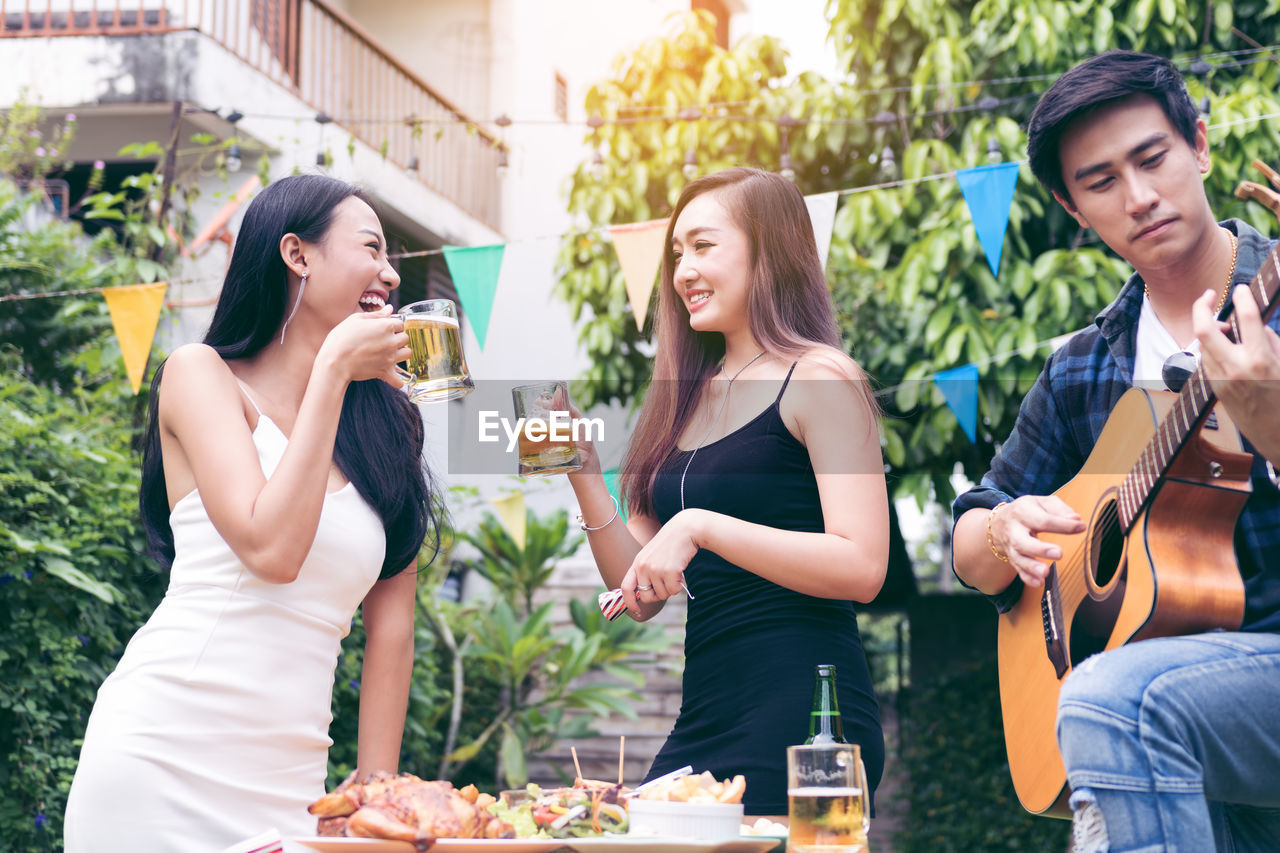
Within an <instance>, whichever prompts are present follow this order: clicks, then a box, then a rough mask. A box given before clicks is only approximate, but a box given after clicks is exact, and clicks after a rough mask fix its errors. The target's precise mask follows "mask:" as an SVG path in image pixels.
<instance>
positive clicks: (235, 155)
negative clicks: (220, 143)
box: [223, 142, 244, 172]
mask: <svg viewBox="0 0 1280 853" xmlns="http://www.w3.org/2000/svg"><path fill="white" fill-rule="evenodd" d="M223 164H224V165H225V166H226V167H227V171H228V172H238V171H240V167H241V166H243V165H244V161H243V160H241V159H240V143H238V142H233V143H231V145H229V146H228V147H227V156H226V159H225V160H224V161H223Z"/></svg>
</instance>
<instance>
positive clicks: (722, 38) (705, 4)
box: [689, 0, 729, 50]
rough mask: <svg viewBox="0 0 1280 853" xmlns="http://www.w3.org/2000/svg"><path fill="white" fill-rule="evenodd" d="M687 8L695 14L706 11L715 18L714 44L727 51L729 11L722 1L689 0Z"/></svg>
mask: <svg viewBox="0 0 1280 853" xmlns="http://www.w3.org/2000/svg"><path fill="white" fill-rule="evenodd" d="M689 8H690V9H693V10H694V11H695V12H696V11H697V10H698V9H706V10H707V11H708V12H710V13H711V14H713V15H715V16H716V44H718V45H720V46H721V47H723V48H724V49H725V50H728V49H729V10H728V8H727V7H726V6H725V3H724V0H690V3H689Z"/></svg>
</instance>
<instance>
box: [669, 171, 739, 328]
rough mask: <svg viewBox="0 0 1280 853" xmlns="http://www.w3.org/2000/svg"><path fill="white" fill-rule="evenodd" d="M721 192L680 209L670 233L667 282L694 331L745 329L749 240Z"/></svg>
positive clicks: (701, 198)
mask: <svg viewBox="0 0 1280 853" xmlns="http://www.w3.org/2000/svg"><path fill="white" fill-rule="evenodd" d="M721 195H722V193H721V192H716V191H712V192H707V193H704V194H702V195H700V196H697V197H696V198H694V199H692V200H691V201H690V202H689V203H688V204H687V205H685V207H684V209H683V210H682V211H680V216H679V218H678V219H677V220H676V224H675V228H673V229H672V232H671V252H672V261H673V264H672V266H673V268H674V276H673V277H672V284H673V286H674V287H675V293H676V296H677V297H678V298H679V299H680V302H681V304H683V305H684V307H685V309H686V310H688V312H689V325H690V326H691V327H692V328H693V329H695V330H697V331H699V332H721V333H722V334H725V335H731V334H733V333H734V332H738V331H740V330H743V329H746V328H747V294H748V292H749V290H750V282H751V242H750V238H748V236H747V233H746V232H745V231H743V230H742V229H741V228H740V227H738V225H737V223H736V222H734V220H733V217H732V216H731V215H730V213H729V211H728V209H727V208H726V207H725V205H724V204H723V202H722V201H721V200H720V197H721Z"/></svg>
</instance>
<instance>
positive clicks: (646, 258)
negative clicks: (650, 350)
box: [609, 219, 667, 331]
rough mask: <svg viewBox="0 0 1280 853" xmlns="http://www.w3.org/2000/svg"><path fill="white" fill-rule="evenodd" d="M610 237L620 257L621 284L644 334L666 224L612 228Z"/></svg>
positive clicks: (652, 222)
mask: <svg viewBox="0 0 1280 853" xmlns="http://www.w3.org/2000/svg"><path fill="white" fill-rule="evenodd" d="M609 234H610V235H611V236H612V237H613V250H614V251H615V252H617V253H618V266H620V267H622V280H623V282H624V283H625V284H626V285H627V298H628V299H630V300H631V313H633V314H634V315H635V318H636V328H637V329H640V330H642V331H643V330H644V318H645V315H647V314H648V313H649V296H650V294H652V293H653V284H654V279H656V278H657V275H658V267H659V266H660V264H661V263H662V241H663V240H664V239H665V238H666V236H667V220H665V219H651V220H649V221H648V222H636V223H633V224H631V225H610V226H609Z"/></svg>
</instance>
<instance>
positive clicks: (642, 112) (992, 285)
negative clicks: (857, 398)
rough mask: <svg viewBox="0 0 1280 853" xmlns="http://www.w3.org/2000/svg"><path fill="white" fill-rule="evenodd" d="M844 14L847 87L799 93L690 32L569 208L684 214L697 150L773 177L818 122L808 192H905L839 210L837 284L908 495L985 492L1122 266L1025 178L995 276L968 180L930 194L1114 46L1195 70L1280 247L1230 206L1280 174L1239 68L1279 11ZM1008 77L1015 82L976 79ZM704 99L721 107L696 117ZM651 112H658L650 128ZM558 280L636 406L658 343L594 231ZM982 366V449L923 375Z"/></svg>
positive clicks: (615, 100) (573, 245)
mask: <svg viewBox="0 0 1280 853" xmlns="http://www.w3.org/2000/svg"><path fill="white" fill-rule="evenodd" d="M827 8H828V15H829V17H830V19H831V27H830V36H831V39H832V40H833V42H834V44H835V45H836V47H837V51H838V53H839V55H840V57H841V60H842V62H843V63H844V64H845V65H846V67H847V70H848V76H847V78H846V79H845V80H843V81H839V82H834V81H828V80H824V79H822V78H821V77H820V76H819V75H815V74H812V73H806V74H803V75H801V76H800V77H799V78H798V79H797V80H795V81H794V82H791V83H789V84H786V85H783V84H782V82H780V81H782V80H784V79H785V77H786V73H785V60H786V55H785V52H784V51H782V50H780V49H779V46H778V44H777V43H776V42H775V41H773V40H771V39H768V38H758V39H750V40H744V41H743V42H742V43H740V44H739V45H737V46H736V47H735V48H734V49H733V50H730V51H725V50H722V49H720V48H717V47H716V46H715V45H714V41H713V38H712V31H711V29H710V26H709V24H708V23H707V21H706V19H705V18H702V17H699V16H697V15H690V16H687V17H683V18H680V19H677V20H675V21H674V22H673V26H672V31H671V33H670V34H669V35H667V36H666V37H664V38H660V39H655V40H653V41H650V42H647V43H645V44H643V45H641V47H640V48H638V49H637V50H636V51H635V52H634V53H632V54H629V55H626V56H624V57H621V58H620V59H619V60H618V62H617V64H616V66H615V72H614V75H613V76H612V77H611V78H610V79H609V80H606V81H603V82H601V83H599V84H597V85H596V86H595V87H593V88H592V89H591V90H590V91H589V93H588V95H587V101H586V105H587V110H588V112H589V113H592V114H595V115H599V116H600V117H601V118H602V119H604V120H605V123H604V124H603V125H601V126H600V127H599V128H598V129H597V130H596V132H595V135H594V136H593V137H588V141H591V140H592V139H594V140H595V141H596V142H598V144H599V150H600V152H601V155H602V159H603V161H604V162H603V164H602V166H598V167H596V168H594V169H593V168H592V166H591V164H590V163H584V164H583V165H582V166H581V167H580V168H579V169H578V171H577V172H576V173H575V174H574V176H573V180H572V186H571V189H570V195H569V210H570V211H571V212H572V213H574V214H577V215H578V216H580V217H581V218H582V219H583V220H584V225H589V226H594V227H598V226H602V225H606V224H610V223H623V222H634V221H640V220H645V219H651V218H658V217H662V216H665V215H667V213H668V212H669V211H670V208H671V206H672V204H673V203H674V200H675V198H676V196H677V195H678V193H679V190H680V188H681V187H682V186H683V185H684V183H685V180H686V179H685V177H684V176H683V175H682V173H681V167H682V164H683V162H684V155H685V151H686V150H689V149H692V150H694V151H695V152H696V160H697V166H698V171H699V172H703V173H705V172H709V171H714V170H717V169H721V168H725V167H727V166H732V165H750V166H756V167H760V168H766V169H777V168H778V166H779V163H780V158H781V155H782V150H781V148H782V142H783V134H782V132H781V127H780V124H779V121H778V120H779V119H782V118H783V117H784V116H785V117H790V118H792V119H796V120H799V121H800V122H801V123H800V124H799V125H797V126H795V127H792V128H790V130H789V132H788V133H787V134H786V142H787V153H788V154H789V155H790V159H791V160H792V162H793V163H794V164H795V172H796V183H797V184H798V186H799V187H800V189H801V190H802V191H803V192H805V193H818V192H826V191H831V190H848V189H852V188H857V187H866V186H870V185H874V184H877V183H881V182H890V181H898V180H907V181H911V183H908V184H907V185H905V186H902V187H899V188H890V189H882V190H872V191H866V192H853V193H845V194H842V196H841V199H840V202H841V203H840V208H839V210H838V212H837V215H836V220H835V228H834V232H833V240H832V246H831V251H830V257H829V259H828V265H827V276H828V279H829V281H830V282H831V286H832V296H833V299H834V300H835V303H836V307H837V311H838V314H839V317H840V321H841V326H842V332H843V335H844V338H845V341H846V344H847V346H848V349H849V351H850V353H851V354H852V355H853V356H854V357H855V358H856V359H858V361H859V362H860V363H862V365H863V366H864V367H865V368H866V369H867V370H868V372H869V373H870V374H871V375H872V376H873V377H874V379H875V380H876V381H877V383H878V384H879V385H880V386H881V388H882V389H883V393H882V395H881V403H882V404H883V405H884V407H885V410H886V415H887V417H886V418H885V421H884V427H885V455H886V461H887V462H888V463H889V464H890V465H891V474H890V477H891V484H892V488H893V489H894V493H895V495H896V496H903V495H914V496H915V497H916V498H917V500H919V501H920V502H921V503H923V502H925V501H927V500H929V499H930V498H931V497H932V498H934V499H937V500H940V501H943V502H944V503H945V502H949V501H950V499H951V498H952V496H953V494H952V487H951V485H950V481H949V477H950V475H951V474H952V472H953V470H954V466H955V464H956V462H957V461H959V462H961V463H962V465H963V468H964V471H965V473H966V474H967V475H968V476H970V477H971V478H976V477H977V476H979V475H980V474H981V473H982V472H983V470H985V466H986V464H987V462H988V460H990V458H991V456H992V455H993V453H994V442H995V441H997V440H1000V439H1002V438H1003V437H1004V436H1005V435H1007V434H1008V432H1009V430H1010V428H1011V427H1012V424H1013V418H1014V416H1015V415H1016V413H1017V407H1018V404H1019V402H1020V401H1021V398H1022V396H1023V394H1025V392H1026V390H1027V389H1028V388H1029V386H1030V383H1031V382H1032V381H1033V379H1034V377H1035V375H1036V374H1037V373H1038V371H1039V369H1040V366H1041V364H1042V363H1043V360H1044V358H1045V356H1046V355H1047V354H1048V351H1049V349H1048V347H1047V346H1046V345H1044V343H1043V342H1046V341H1048V340H1049V339H1050V338H1053V337H1056V336H1058V335H1061V334H1063V333H1066V332H1070V331H1074V330H1076V329H1079V328H1082V327H1084V326H1086V325H1087V324H1088V323H1090V322H1091V321H1092V318H1093V316H1094V315H1095V314H1096V313H1097V311H1098V310H1100V309H1101V308H1102V307H1103V306H1105V305H1106V304H1107V303H1108V302H1109V301H1110V300H1111V299H1112V298H1113V297H1114V295H1115V294H1116V292H1117V291H1118V290H1119V285H1120V283H1121V282H1122V281H1123V278H1124V277H1125V276H1126V275H1127V267H1126V266H1125V265H1124V263H1123V262H1122V261H1120V260H1119V259H1118V258H1116V257H1115V256H1114V255H1113V254H1112V253H1111V252H1110V251H1109V250H1108V249H1107V248H1106V247H1105V246H1103V245H1102V244H1101V243H1100V242H1098V241H1097V239H1096V237H1095V236H1093V235H1092V234H1091V233H1088V232H1085V233H1082V232H1081V231H1080V229H1079V228H1078V226H1077V225H1076V223H1075V222H1074V220H1072V219H1071V218H1070V217H1068V216H1067V215H1066V214H1065V212H1064V211H1062V210H1061V208H1059V207H1058V205H1057V204H1056V203H1055V202H1053V200H1052V199H1051V198H1050V197H1049V196H1048V194H1047V193H1046V192H1045V191H1044V190H1043V189H1041V188H1040V187H1039V186H1038V185H1037V184H1036V183H1035V181H1034V179H1033V178H1032V176H1031V173H1030V170H1029V169H1028V168H1027V167H1026V166H1025V165H1023V166H1022V167H1021V169H1020V172H1019V181H1018V189H1017V192H1016V195H1015V197H1014V201H1013V204H1012V207H1011V209H1010V217H1009V228H1008V237H1007V242H1006V244H1005V251H1004V257H1003V261H1002V265H1001V268H1000V271H999V277H998V278H996V277H995V276H992V274H991V272H990V270H989V269H988V268H987V264H986V261H985V256H984V254H983V252H982V249H981V246H980V245H979V243H978V240H977V237H976V234H975V232H974V229H973V226H972V222H971V219H970V216H969V211H968V209H967V207H966V205H965V203H964V200H963V197H962V195H961V193H960V189H959V186H958V185H957V184H956V182H955V181H954V180H953V179H951V178H942V179H935V178H937V176H941V175H946V173H949V172H951V171H954V170H956V169H960V168H967V167H971V166H978V165H983V164H986V163H988V162H990V161H991V159H992V155H993V154H995V155H997V156H998V157H999V158H1000V159H1003V160H1005V161H1012V160H1022V159H1024V158H1025V147H1026V136H1025V133H1024V131H1023V129H1022V127H1021V123H1022V122H1025V120H1026V118H1027V116H1028V115H1029V114H1030V110H1031V108H1032V107H1033V106H1034V104H1035V99H1036V96H1037V95H1038V94H1039V93H1040V92H1042V91H1043V90H1044V89H1045V88H1047V87H1048V85H1049V84H1050V83H1051V82H1052V80H1053V78H1054V77H1056V76H1057V75H1058V74H1060V73H1061V72H1063V71H1065V70H1066V69H1067V68H1069V67H1071V66H1072V65H1073V64H1075V63H1076V62H1078V61H1079V60H1081V59H1084V58H1086V57H1088V56H1090V55H1093V54H1095V53H1097V52H1099V51H1101V50H1105V49H1108V48H1112V47H1121V48H1137V49H1142V50H1147V51H1151V52H1154V53H1158V54H1162V55H1165V56H1169V57H1172V58H1174V59H1175V60H1176V61H1178V62H1179V64H1180V67H1181V68H1182V69H1183V70H1184V73H1186V76H1187V77H1188V85H1189V89H1190V92H1191V94H1192V97H1193V98H1194V99H1196V100H1197V101H1198V100H1200V99H1201V98H1204V97H1206V96H1207V97H1208V98H1209V102H1210V105H1211V111H1210V118H1209V122H1210V124H1216V123H1223V124H1227V123H1232V122H1240V123H1234V124H1230V125H1229V126H1224V127H1222V128H1219V129H1214V130H1211V131H1210V142H1211V144H1212V147H1213V150H1214V158H1215V162H1216V165H1215V168H1214V170H1213V173H1212V174H1211V176H1210V178H1209V179H1208V184H1207V188H1208V191H1209V195H1210V200H1211V202H1212V203H1213V204H1214V206H1215V208H1216V210H1217V211H1218V212H1219V214H1220V215H1221V216H1223V217H1226V216H1240V217H1241V218H1244V219H1246V220H1247V221H1249V222H1251V223H1252V224H1254V225H1255V226H1257V227H1260V228H1262V229H1263V230H1273V229H1274V226H1275V223H1274V221H1273V220H1271V219H1270V216H1269V214H1268V213H1267V212H1266V211H1265V210H1263V209H1262V208H1260V207H1258V206H1256V205H1254V206H1249V205H1246V204H1245V203H1243V202H1239V201H1237V200H1235V199H1234V198H1233V197H1232V195H1231V190H1232V188H1233V187H1234V185H1235V182H1236V181H1238V180H1240V179H1241V178H1244V177H1255V178H1256V177H1257V176H1256V175H1250V174H1249V172H1250V170H1249V163H1250V162H1251V161H1252V159H1253V158H1254V157H1262V158H1263V159H1267V158H1271V159H1272V160H1273V161H1274V159H1275V153H1274V152H1275V151H1276V150H1277V148H1278V147H1280V123H1278V122H1277V121H1276V120H1275V119H1268V120H1249V119H1253V118H1256V117H1257V116H1261V115H1268V114H1271V113H1275V112H1280V98H1277V96H1276V94H1275V92H1276V84H1277V83H1278V82H1280V64H1277V62H1276V61H1274V60H1272V59H1271V58H1270V56H1271V55H1272V54H1268V53H1266V52H1261V53H1258V52H1251V53H1244V54H1237V55H1225V53H1226V52H1227V51H1240V50H1246V51H1248V50H1250V42H1249V41H1248V40H1247V39H1249V38H1251V39H1253V40H1256V41H1257V42H1259V43H1261V44H1268V45H1269V44H1273V43H1275V42H1276V41H1277V40H1280V16H1278V15H1277V12H1280V2H1277V0H1241V2H1238V3H1234V4H1232V3H1227V2H1215V0H1209V2H1204V3H1199V2H1196V3H1193V2H1188V1H1187V0H1122V2H1112V0H1069V1H1064V0H980V2H977V3H973V2H968V0H879V1H878V2H877V0H829V2H828V6H827ZM1232 27H1239V28H1241V29H1242V30H1244V31H1246V32H1245V33H1244V35H1243V36H1240V35H1236V34H1234V33H1233V30H1232ZM1198 56H1206V57H1207V59H1206V65H1205V70H1197V71H1196V72H1194V73H1192V72H1191V71H1190V69H1191V65H1192V63H1191V61H1192V60H1193V59H1194V58H1195V57H1198ZM1260 60H1261V61H1260ZM994 80H1004V82H988V83H983V84H980V83H978V82H975V81H994ZM708 103H719V104H725V106H717V107H712V108H703V109H702V110H701V111H700V112H697V113H690V112H688V110H689V109H690V108H691V107H694V106H697V105H702V104H708ZM653 115H658V116H660V117H661V118H660V119H658V120H641V119H644V118H645V117H646V116H653ZM678 115H686V116H695V115H698V116H701V117H700V118H697V119H691V120H673V118H672V117H673V116H678ZM728 115H733V116H736V117H739V118H738V119H736V120H728V119H727V118H726V116H728ZM753 117H755V118H758V119H759V120H750V119H751V118H753ZM744 118H745V119H747V120H743V119H744ZM615 120H616V121H617V123H612V122H614V121H615ZM1242 120H1243V121H1242ZM560 266H561V273H562V279H561V282H560V286H559V292H560V293H561V295H562V296H563V297H564V298H565V299H566V300H567V301H568V303H569V306H570V309H571V311H572V312H573V314H574V317H575V318H576V319H577V320H578V321H579V322H580V324H581V325H580V329H581V340H582V342H583V343H584V345H585V347H586V349H587V351H588V352H589V353H590V355H591V356H592V360H593V366H592V367H591V368H590V370H589V371H588V373H587V375H586V376H585V377H584V378H585V379H587V380H589V381H588V382H585V383H583V384H584V386H585V388H584V392H583V393H582V394H581V395H580V396H582V397H583V402H585V403H587V404H590V403H593V402H599V401H607V400H624V401H626V400H631V401H634V400H635V399H636V398H637V397H638V396H639V395H640V394H642V393H643V388H644V384H645V382H646V381H647V377H648V372H649V369H650V361H649V356H650V355H651V352H652V350H651V345H650V343H649V337H648V335H649V330H646V333H645V334H641V333H640V332H638V331H637V330H636V328H635V323H634V321H633V320H632V316H631V311H630V309H629V306H628V305H627V297H626V291H625V288H624V286H623V282H622V278H621V274H620V273H619V271H618V268H617V264H616V261H615V260H614V258H613V253H612V251H611V250H610V249H609V247H608V246H607V244H606V243H605V242H604V240H603V239H602V237H601V232H600V231H599V230H594V231H588V230H584V231H582V232H581V233H578V234H574V235H571V236H570V237H568V238H566V240H565V242H564V245H563V247H562V251H561V255H560ZM968 363H977V364H980V365H981V370H982V376H983V381H982V384H981V393H980V400H979V415H980V418H981V420H982V424H981V426H980V429H979V436H978V442H977V443H976V444H970V443H969V441H968V439H967V438H966V437H965V436H964V434H963V432H962V431H961V430H960V429H959V428H958V425H957V423H956V420H955V417H954V416H953V415H952V414H951V412H950V411H949V410H948V409H947V408H946V406H945V403H944V401H943V399H942V396H941V393H940V392H939V391H938V390H937V389H936V388H934V387H933V385H932V383H931V382H930V381H929V378H930V377H931V376H932V375H933V374H934V373H935V372H937V371H940V370H946V369H949V368H952V367H956V366H959V365H963V364H968Z"/></svg>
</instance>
